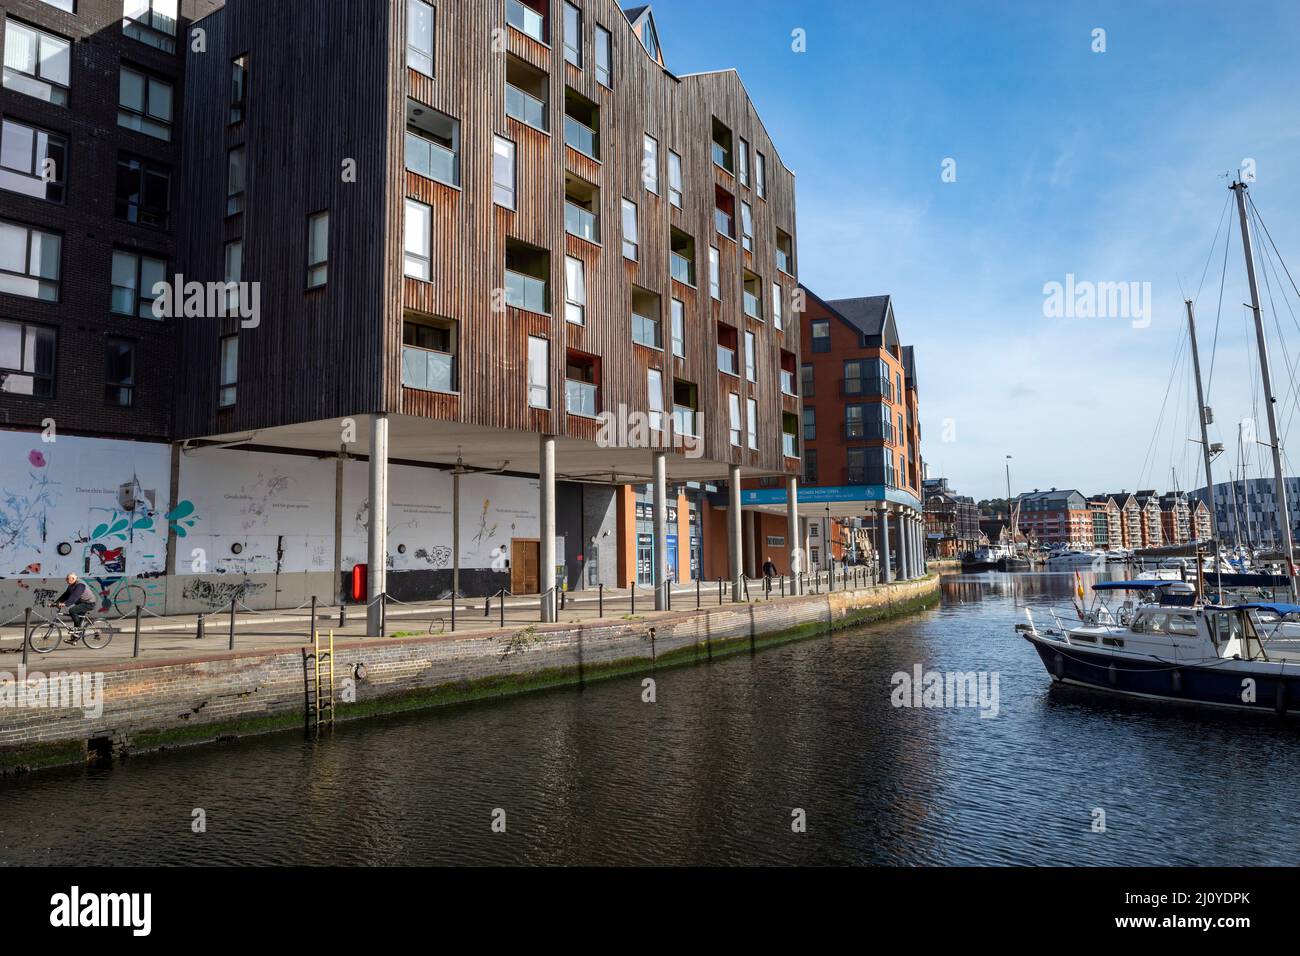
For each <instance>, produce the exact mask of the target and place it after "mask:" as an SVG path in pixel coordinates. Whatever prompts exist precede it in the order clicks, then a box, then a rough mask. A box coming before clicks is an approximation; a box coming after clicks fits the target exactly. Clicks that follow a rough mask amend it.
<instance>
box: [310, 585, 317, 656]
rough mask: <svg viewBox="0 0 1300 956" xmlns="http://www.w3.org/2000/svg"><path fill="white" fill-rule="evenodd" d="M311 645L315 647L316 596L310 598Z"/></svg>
mask: <svg viewBox="0 0 1300 956" xmlns="http://www.w3.org/2000/svg"><path fill="white" fill-rule="evenodd" d="M311 643H312V646H313V647H315V646H316V595H314V594H313V595H312V596H311Z"/></svg>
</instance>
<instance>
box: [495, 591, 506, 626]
mask: <svg viewBox="0 0 1300 956" xmlns="http://www.w3.org/2000/svg"><path fill="white" fill-rule="evenodd" d="M497 597H499V598H500V599H501V626H502V627H505V626H506V589H505V588H502V589H501V593H500V594H498V595H497Z"/></svg>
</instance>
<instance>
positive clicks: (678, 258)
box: [668, 227, 695, 287]
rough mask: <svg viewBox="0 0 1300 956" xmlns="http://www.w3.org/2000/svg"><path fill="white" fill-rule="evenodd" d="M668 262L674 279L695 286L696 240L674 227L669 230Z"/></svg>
mask: <svg viewBox="0 0 1300 956" xmlns="http://www.w3.org/2000/svg"><path fill="white" fill-rule="evenodd" d="M668 261H669V264H670V268H671V270H672V276H673V278H674V279H676V280H677V281H678V282H681V283H683V284H685V285H689V286H692V287H693V286H694V285H695V240H694V239H692V238H691V237H690V236H688V235H687V234H686V233H684V232H682V231H681V230H680V229H676V228H672V227H670V228H669V230H668Z"/></svg>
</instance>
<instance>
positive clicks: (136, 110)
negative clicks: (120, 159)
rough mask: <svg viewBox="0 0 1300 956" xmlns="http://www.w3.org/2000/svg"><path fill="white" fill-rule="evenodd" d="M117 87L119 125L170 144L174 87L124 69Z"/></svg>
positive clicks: (137, 72) (163, 81) (164, 81)
mask: <svg viewBox="0 0 1300 956" xmlns="http://www.w3.org/2000/svg"><path fill="white" fill-rule="evenodd" d="M117 86H118V91H117V125H118V126H121V127H124V128H126V129H133V130H135V131H136V132H139V133H144V134H145V135H146V136H152V137H154V138H155V139H162V140H169V141H170V140H171V138H172V85H171V84H170V83H168V82H167V81H166V80H160V79H158V78H157V77H153V76H146V75H145V74H144V73H141V72H139V71H138V70H132V69H129V68H127V67H125V66H124V67H122V71H121V73H120V75H119V77H118V84H117Z"/></svg>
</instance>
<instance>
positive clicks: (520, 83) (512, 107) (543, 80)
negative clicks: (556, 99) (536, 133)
mask: <svg viewBox="0 0 1300 956" xmlns="http://www.w3.org/2000/svg"><path fill="white" fill-rule="evenodd" d="M550 88H551V84H550V79H549V77H547V75H546V74H545V73H543V72H542V71H541V70H539V69H537V68H536V67H534V66H530V65H528V64H527V63H525V62H524V61H523V60H520V59H517V58H515V57H513V56H509V57H507V58H506V116H509V117H512V118H514V119H517V120H518V121H519V122H521V123H525V124H527V125H528V126H531V127H533V129H540V130H541V131H542V132H546V130H548V129H549V128H550V123H549V122H548V121H547V112H548V110H547V104H548V102H549V93H550Z"/></svg>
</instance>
